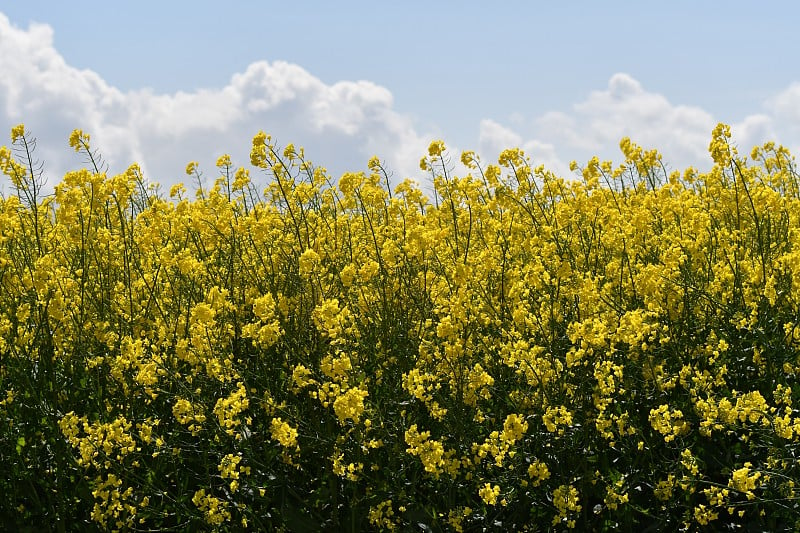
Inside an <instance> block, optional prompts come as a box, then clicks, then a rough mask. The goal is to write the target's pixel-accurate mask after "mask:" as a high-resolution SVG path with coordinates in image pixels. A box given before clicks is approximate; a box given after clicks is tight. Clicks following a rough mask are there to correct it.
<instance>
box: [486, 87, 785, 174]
mask: <svg viewBox="0 0 800 533" xmlns="http://www.w3.org/2000/svg"><path fill="white" fill-rule="evenodd" d="M763 107H764V112H763V113H754V114H750V115H747V116H746V117H745V118H744V119H742V120H741V121H739V122H735V123H733V124H731V130H732V134H733V141H734V143H735V144H737V145H738V146H739V147H740V151H741V152H742V153H743V154H747V153H749V150H750V148H751V147H752V146H754V145H757V144H762V143H763V142H765V141H768V140H775V141H777V142H783V143H786V144H787V146H788V147H789V148H791V149H793V150H796V149H797V146H795V145H793V144H792V141H793V140H794V141H795V144H796V139H797V138H798V133H800V126H799V125H800V111H798V109H800V84H793V85H792V86H790V87H789V88H787V89H786V90H784V91H782V92H781V93H779V94H778V95H776V96H775V97H774V98H773V99H771V100H769V101H767V102H764V103H763ZM717 122H718V119H716V118H715V117H713V116H712V115H711V114H710V113H709V112H707V111H705V110H704V109H702V108H700V107H697V106H688V105H680V104H674V103H672V102H670V101H669V100H668V99H667V98H666V97H665V96H664V95H662V94H659V93H656V92H652V91H649V90H647V89H645V88H644V87H643V86H642V84H641V83H640V82H639V81H637V80H636V79H634V78H633V77H631V76H630V75H628V74H624V73H617V74H614V75H613V76H611V78H610V79H609V82H608V85H607V86H606V87H605V88H604V89H603V90H598V91H592V92H591V93H590V94H589V95H588V96H587V97H586V99H585V100H583V101H581V102H578V103H576V104H574V105H573V106H572V108H571V109H570V110H569V111H551V112H548V113H545V114H544V115H542V116H540V117H538V118H536V119H535V120H533V121H532V123H531V124H528V125H527V126H529V131H531V132H532V133H531V134H530V135H528V136H523V135H521V134H519V133H517V132H516V131H514V130H513V129H510V128H508V127H506V126H503V125H501V124H499V123H497V122H494V121H491V120H484V121H483V122H482V123H481V147H482V149H484V150H486V152H487V154H490V155H495V154H496V153H498V152H499V150H500V149H501V148H502V147H508V146H510V145H514V146H522V147H527V148H529V150H527V151H528V153H529V155H531V156H533V159H534V160H536V159H538V162H539V163H544V164H545V165H546V166H548V167H549V168H551V169H552V170H554V171H556V172H557V173H561V174H562V175H566V172H568V171H566V170H565V169H566V168H568V164H569V161H570V160H572V159H575V160H577V161H578V162H579V163H582V162H585V161H586V160H588V158H590V157H591V156H593V155H597V156H599V157H600V158H601V159H611V160H613V161H617V162H618V161H620V159H621V154H620V152H619V141H620V139H621V138H622V137H630V138H631V139H632V140H633V141H634V142H636V143H638V144H640V145H642V146H644V147H645V148H657V149H658V150H659V151H660V152H661V153H662V155H663V156H664V160H665V162H666V163H667V164H668V165H669V166H670V167H671V168H674V169H683V168H685V167H687V166H690V165H691V166H694V167H696V168H700V169H704V168H708V167H709V166H710V164H711V160H710V158H709V156H708V152H707V147H708V144H709V140H710V136H711V131H712V129H713V128H714V126H715V125H716V124H717ZM515 126H516V127H518V128H519V127H520V125H515ZM542 139H546V140H547V144H545V143H543V142H541V140H542ZM537 151H538V154H537ZM537 155H538V158H537V157H536V156H537Z"/></svg>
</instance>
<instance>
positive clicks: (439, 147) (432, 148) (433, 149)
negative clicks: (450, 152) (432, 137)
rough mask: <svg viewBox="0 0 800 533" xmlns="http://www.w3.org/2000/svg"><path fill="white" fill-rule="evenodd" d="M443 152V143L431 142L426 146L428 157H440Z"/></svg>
mask: <svg viewBox="0 0 800 533" xmlns="http://www.w3.org/2000/svg"><path fill="white" fill-rule="evenodd" d="M444 150H445V146H444V141H432V142H431V144H430V145H429V146H428V155H429V156H430V157H441V155H442V153H443V152H444Z"/></svg>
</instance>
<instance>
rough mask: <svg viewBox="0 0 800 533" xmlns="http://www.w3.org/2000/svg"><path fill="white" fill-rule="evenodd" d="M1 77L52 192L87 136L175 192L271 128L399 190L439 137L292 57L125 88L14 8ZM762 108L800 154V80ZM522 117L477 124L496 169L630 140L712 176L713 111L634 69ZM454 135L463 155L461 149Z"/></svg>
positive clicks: (743, 125) (758, 115)
mask: <svg viewBox="0 0 800 533" xmlns="http://www.w3.org/2000/svg"><path fill="white" fill-rule="evenodd" d="M0 72H3V76H0V133H2V132H3V131H5V132H8V131H9V130H10V128H11V126H13V125H15V124H17V123H19V122H24V123H25V125H26V128H27V130H28V131H29V132H31V133H32V134H33V135H34V136H35V137H36V138H37V139H38V151H37V155H38V156H39V158H40V159H42V160H43V161H44V162H45V174H46V176H47V177H48V180H49V183H50V185H51V186H52V185H53V184H55V183H56V182H57V181H59V179H60V176H61V175H63V173H64V172H65V171H67V170H70V169H74V168H76V167H79V166H80V165H82V164H83V162H82V160H81V158H80V156H78V155H76V154H75V153H74V152H72V151H71V150H70V149H69V148H68V146H67V138H68V136H69V133H70V132H71V131H72V130H73V129H75V128H81V129H83V130H84V131H86V132H88V133H90V134H91V135H92V144H93V146H94V147H96V148H98V149H99V150H100V151H101V153H102V155H103V157H104V158H105V159H106V161H107V162H108V163H109V166H110V171H111V172H112V173H117V172H122V171H124V170H125V168H127V166H128V165H129V164H130V163H132V162H134V161H136V162H138V163H139V164H140V165H141V166H142V168H143V169H144V172H145V175H146V177H148V178H149V179H151V180H154V181H158V182H160V183H162V184H164V185H170V184H173V183H175V182H177V181H185V180H189V178H188V177H187V176H185V174H184V173H183V171H184V168H185V166H186V163H188V162H189V161H192V160H197V161H199V162H200V166H201V169H202V170H203V171H204V172H205V175H206V179H208V180H211V179H213V178H214V177H216V169H215V168H214V162H215V161H216V158H217V157H218V156H219V155H221V154H223V153H230V154H231V156H232V158H233V161H234V164H237V165H244V166H249V147H250V142H251V139H252V137H253V135H254V134H255V133H256V132H258V131H259V130H264V131H266V132H267V133H270V134H272V135H273V137H274V138H275V140H276V141H277V142H278V143H279V144H281V145H285V144H288V143H289V142H292V143H295V144H296V145H302V146H304V147H305V149H306V154H307V155H308V157H309V158H310V159H311V160H312V161H314V162H315V163H318V164H321V165H323V166H325V167H326V168H328V169H329V171H330V173H331V174H332V175H333V176H334V177H338V176H339V175H340V174H341V173H342V172H344V171H350V170H356V171H357V170H366V162H367V160H368V159H369V158H370V157H371V156H372V155H378V156H379V157H380V158H381V159H382V160H384V161H385V162H386V164H387V167H388V168H390V169H391V170H392V171H393V173H394V180H395V181H396V182H399V181H400V180H402V179H403V178H405V177H416V178H418V179H423V178H424V175H423V174H422V173H421V172H420V171H419V169H418V162H419V158H420V157H421V156H422V155H424V153H425V151H426V148H427V145H428V143H429V142H430V141H431V140H432V139H433V136H432V135H431V134H430V133H424V132H419V131H418V129H417V127H416V126H415V123H414V120H413V119H412V118H411V117H410V116H409V115H405V114H403V113H400V112H398V111H397V110H395V109H394V103H393V97H392V93H391V92H390V91H389V90H388V89H386V88H385V87H381V86H379V85H377V84H375V83H372V82H369V81H340V82H337V83H333V84H326V83H324V82H323V81H321V80H320V79H318V78H316V77H315V76H314V75H313V74H311V73H309V72H308V71H306V70H305V69H303V68H302V67H301V66H298V65H294V64H290V63H287V62H283V61H273V62H267V61H259V62H256V63H252V64H251V65H249V66H248V67H247V69H246V70H245V71H244V72H240V73H236V74H234V75H233V76H232V77H231V79H230V81H229V82H228V83H227V84H226V85H225V86H224V87H222V88H208V89H195V90H190V91H186V92H177V93H174V94H156V93H154V92H153V91H151V90H144V89H143V90H136V91H123V90H120V89H118V88H116V87H113V86H111V85H110V84H108V83H107V82H106V81H105V80H104V79H103V78H102V77H101V76H100V75H99V74H98V73H95V72H93V71H91V70H80V69H76V68H74V67H72V66H70V65H69V64H67V62H66V61H65V60H64V58H63V56H61V54H60V53H59V52H58V50H57V49H56V48H55V47H54V44H53V30H52V29H51V28H50V27H49V26H47V25H31V26H29V27H28V28H27V29H22V28H18V27H15V26H14V25H12V24H11V23H10V21H9V19H8V18H7V17H6V16H4V15H3V14H2V13H0ZM757 105H760V107H761V108H760V109H759V110H757V112H755V113H752V114H749V115H745V116H744V118H743V119H742V120H741V121H739V122H738V123H733V124H731V126H732V130H733V134H734V140H735V141H736V142H737V143H738V144H739V146H741V147H742V148H743V150H744V151H745V153H746V152H749V149H750V147H752V146H753V145H755V144H760V143H762V142H764V141H766V140H776V141H778V142H783V143H784V144H785V145H787V146H788V147H789V148H791V149H792V150H793V151H794V152H795V153H797V152H800V111H799V110H800V83H795V84H793V85H791V86H789V87H787V88H786V89H785V90H783V91H782V92H780V93H778V94H776V95H774V96H773V97H772V98H771V99H769V100H768V101H766V102H761V103H758V104H757ZM476 107H477V106H476ZM520 111H521V112H522V111H524V110H520ZM520 116H522V115H521V114H520V115H518V116H517V117H516V118H515V119H514V120H509V122H510V124H503V123H502V121H500V120H497V119H493V118H484V119H482V120H479V119H477V118H476V130H475V133H476V134H477V137H476V138H475V142H474V143H473V144H472V145H470V146H464V148H477V149H478V151H479V153H480V154H481V155H482V156H483V159H484V161H491V160H492V159H493V158H496V156H497V154H498V153H499V152H500V151H501V150H502V149H504V148H508V147H512V146H519V147H522V148H523V149H524V150H525V151H526V152H527V153H528V154H529V155H530V156H531V158H532V159H533V161H534V163H535V164H545V166H546V167H548V168H550V169H551V170H553V171H555V172H556V173H558V174H561V175H569V174H570V173H569V170H568V166H569V161H571V160H572V159H576V160H578V161H579V162H585V160H587V159H588V158H589V157H591V156H592V155H595V154H596V155H598V156H600V157H601V158H602V159H613V160H616V161H618V160H619V159H620V154H619V150H618V143H619V140H620V138H621V137H623V136H629V137H631V138H632V139H633V140H634V141H635V142H637V143H639V144H641V145H643V146H645V147H648V148H649V147H655V148H658V149H659V150H660V151H661V152H662V154H663V155H664V159H665V161H666V162H667V163H668V164H669V165H670V166H671V167H672V168H678V169H680V168H684V167H686V166H688V165H692V166H695V167H698V168H704V167H707V166H708V165H709V161H710V160H709V157H708V155H707V152H706V147H707V146H708V142H709V138H710V133H711V130H712V129H713V127H714V126H715V124H716V122H717V119H716V118H715V117H713V116H712V115H711V114H710V113H708V112H707V111H705V110H703V109H702V108H700V107H694V106H687V105H679V104H674V103H672V102H670V101H669V100H668V99H667V98H666V97H665V96H663V95H661V94H658V93H656V92H652V91H649V90H647V89H646V88H644V87H643V86H642V85H641V83H639V82H638V81H637V80H636V79H634V78H633V77H631V76H630V75H627V74H624V73H617V74H614V75H613V76H611V78H610V79H609V82H608V85H607V86H606V87H605V88H603V89H601V90H596V91H592V92H590V93H589V94H588V96H587V97H586V98H585V99H584V100H583V101H581V102H577V103H575V104H573V105H572V106H571V108H570V109H568V110H561V111H551V112H548V113H545V114H544V115H541V116H539V117H536V118H534V119H532V120H528V121H525V120H522V119H520V118H519V117H520ZM442 131H444V132H445V141H447V142H448V146H449V147H450V148H451V150H452V151H453V155H455V157H453V158H452V159H453V161H457V160H458V157H457V155H458V153H457V148H458V147H456V146H454V145H453V144H452V143H451V142H449V141H448V139H447V138H446V129H445V128H443V129H442ZM5 142H6V143H8V141H5ZM461 142H465V141H464V140H463V139H462V140H461ZM465 144H469V139H466V142H465Z"/></svg>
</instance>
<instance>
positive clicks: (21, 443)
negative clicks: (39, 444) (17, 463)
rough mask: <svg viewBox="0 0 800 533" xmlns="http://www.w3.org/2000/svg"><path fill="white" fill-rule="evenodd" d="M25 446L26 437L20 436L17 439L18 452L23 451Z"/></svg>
mask: <svg viewBox="0 0 800 533" xmlns="http://www.w3.org/2000/svg"><path fill="white" fill-rule="evenodd" d="M24 447H25V437H20V438H18V439H17V453H18V454H21V453H22V448H24Z"/></svg>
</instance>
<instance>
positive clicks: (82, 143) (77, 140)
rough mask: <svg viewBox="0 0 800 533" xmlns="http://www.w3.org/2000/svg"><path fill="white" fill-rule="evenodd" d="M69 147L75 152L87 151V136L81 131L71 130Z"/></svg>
mask: <svg viewBox="0 0 800 533" xmlns="http://www.w3.org/2000/svg"><path fill="white" fill-rule="evenodd" d="M69 145H70V147H71V148H73V149H74V150H75V151H76V152H79V151H81V150H89V134H88V133H83V130H72V133H71V134H70V135H69Z"/></svg>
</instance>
